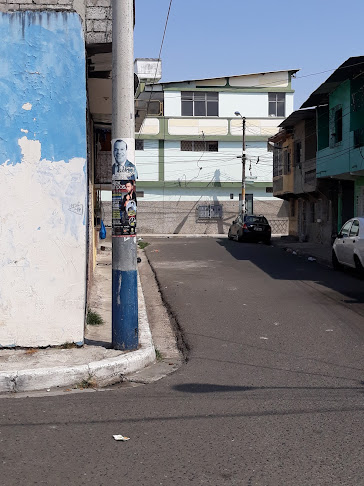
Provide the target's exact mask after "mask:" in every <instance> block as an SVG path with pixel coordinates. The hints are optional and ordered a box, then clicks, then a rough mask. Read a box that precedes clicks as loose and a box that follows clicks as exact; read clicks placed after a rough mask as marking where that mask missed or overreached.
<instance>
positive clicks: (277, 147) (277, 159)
mask: <svg viewBox="0 0 364 486" xmlns="http://www.w3.org/2000/svg"><path fill="white" fill-rule="evenodd" d="M280 175H282V148H281V144H279V143H275V144H274V150H273V177H276V176H280Z"/></svg>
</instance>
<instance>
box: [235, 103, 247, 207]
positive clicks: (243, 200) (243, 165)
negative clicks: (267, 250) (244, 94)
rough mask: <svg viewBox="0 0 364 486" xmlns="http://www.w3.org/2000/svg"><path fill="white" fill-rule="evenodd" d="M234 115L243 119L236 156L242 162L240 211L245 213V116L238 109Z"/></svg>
mask: <svg viewBox="0 0 364 486" xmlns="http://www.w3.org/2000/svg"><path fill="white" fill-rule="evenodd" d="M235 115H236V116H240V117H241V119H242V120H243V143H242V152H241V156H240V155H239V156H238V157H237V158H238V159H241V162H242V174H241V213H242V214H243V215H244V214H245V213H246V207H245V163H246V152H245V122H246V119H245V116H242V115H241V114H240V113H239V111H236V112H235Z"/></svg>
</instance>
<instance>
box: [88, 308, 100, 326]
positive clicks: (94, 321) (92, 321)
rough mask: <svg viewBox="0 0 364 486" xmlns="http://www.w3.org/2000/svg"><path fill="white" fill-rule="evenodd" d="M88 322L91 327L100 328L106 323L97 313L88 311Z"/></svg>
mask: <svg viewBox="0 0 364 486" xmlns="http://www.w3.org/2000/svg"><path fill="white" fill-rule="evenodd" d="M86 322H87V324H88V325H89V326H100V325H101V324H103V323H104V319H103V318H102V317H101V316H100V314H98V313H97V312H94V311H92V310H91V309H88V311H87V319H86Z"/></svg>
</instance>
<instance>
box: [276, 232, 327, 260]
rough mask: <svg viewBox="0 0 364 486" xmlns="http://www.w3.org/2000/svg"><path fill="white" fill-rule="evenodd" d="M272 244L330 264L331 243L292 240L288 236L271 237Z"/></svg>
mask: <svg viewBox="0 0 364 486" xmlns="http://www.w3.org/2000/svg"><path fill="white" fill-rule="evenodd" d="M272 245H273V246H276V247H279V248H282V249H283V250H285V251H288V252H289V253H292V254H295V255H297V256H301V257H305V258H307V259H308V258H309V259H311V258H314V259H315V260H310V261H317V262H318V263H320V264H321V265H326V266H331V251H332V250H331V245H322V244H320V243H309V242H299V241H292V240H291V239H290V238H289V237H286V236H281V237H274V236H273V237H272Z"/></svg>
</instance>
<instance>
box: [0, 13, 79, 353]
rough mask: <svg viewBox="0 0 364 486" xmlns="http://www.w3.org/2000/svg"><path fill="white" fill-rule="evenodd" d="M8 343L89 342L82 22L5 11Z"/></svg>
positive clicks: (1, 108) (1, 280)
mask: <svg viewBox="0 0 364 486" xmlns="http://www.w3.org/2000/svg"><path fill="white" fill-rule="evenodd" d="M0 34H1V39H2V42H1V48H0V49H1V63H0V112H1V125H0V187H1V193H0V194H1V211H0V241H1V245H0V346H47V345H58V344H62V343H65V342H82V341H83V328H84V313H85V293H86V271H85V270H86V223H87V222H86V207H87V206H86V204H87V201H86V197H87V179H86V120H85V113H86V86H85V45H84V37H83V30H82V25H81V21H80V18H79V16H78V15H77V14H76V13H66V12H62V13H60V12H58V13H57V12H50V11H48V12H29V11H25V12H17V13H7V14H5V13H2V14H0Z"/></svg>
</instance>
